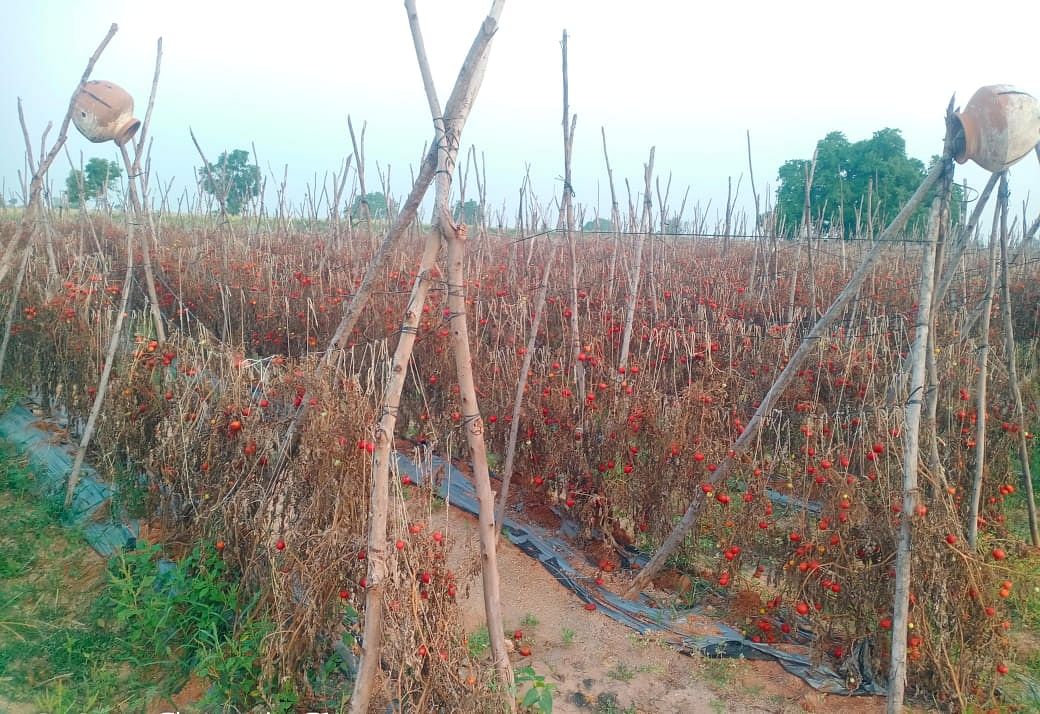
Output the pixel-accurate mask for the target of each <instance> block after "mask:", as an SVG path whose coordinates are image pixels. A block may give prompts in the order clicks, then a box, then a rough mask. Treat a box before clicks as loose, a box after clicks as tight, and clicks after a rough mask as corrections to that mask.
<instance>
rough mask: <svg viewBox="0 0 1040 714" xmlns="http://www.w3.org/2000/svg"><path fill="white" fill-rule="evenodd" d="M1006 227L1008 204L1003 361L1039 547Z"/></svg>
mask: <svg viewBox="0 0 1040 714" xmlns="http://www.w3.org/2000/svg"><path fill="white" fill-rule="evenodd" d="M1008 261H1009V254H1008V228H1007V201H1006V200H1005V201H1004V205H1003V207H1002V209H1001V212H1000V271H1001V280H1000V312H1001V314H1002V315H1003V318H1004V359H1006V360H1007V369H1008V382H1010V383H1011V397H1012V398H1013V399H1014V402H1015V421H1016V423H1017V425H1018V458H1019V461H1020V462H1021V467H1022V492H1023V495H1024V497H1025V501H1026V513H1027V514H1028V516H1029V538H1030V540H1031V541H1032V543H1033V547H1037V546H1040V529H1038V527H1037V518H1036V501H1035V500H1034V499H1033V478H1032V474H1031V473H1030V465H1029V444H1028V443H1027V442H1026V431H1027V429H1026V427H1027V426H1028V425H1027V424H1026V420H1025V409H1024V408H1023V406H1022V389H1021V387H1019V383H1018V358H1017V356H1016V347H1015V324H1014V322H1013V321H1012V319H1011V285H1010V283H1011V281H1010V279H1009V278H1010V276H1009V271H1008Z"/></svg>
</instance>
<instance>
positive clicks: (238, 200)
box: [199, 149, 260, 216]
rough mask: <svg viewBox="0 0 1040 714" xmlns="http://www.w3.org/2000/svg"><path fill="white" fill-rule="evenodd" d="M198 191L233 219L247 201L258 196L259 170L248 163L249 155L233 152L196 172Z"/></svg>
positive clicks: (246, 152)
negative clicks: (199, 178) (199, 180)
mask: <svg viewBox="0 0 1040 714" xmlns="http://www.w3.org/2000/svg"><path fill="white" fill-rule="evenodd" d="M199 174H200V175H201V176H202V189H203V190H204V191H206V193H209V194H211V195H213V196H215V197H216V198H217V200H220V198H221V197H223V199H224V205H225V207H226V209H227V212H228V213H230V214H231V215H232V216H237V215H238V214H239V213H241V212H242V206H243V205H245V203H246V202H247V201H249V200H250V199H252V198H255V197H256V196H258V195H259V194H260V167H259V166H257V165H256V164H251V163H249V152H248V151H245V150H243V149H235V150H234V151H232V152H231V153H230V154H229V153H228V152H226V151H225V152H224V153H222V154H221V155H220V156H219V157H218V158H217V162H216V163H215V164H210V165H209V166H208V167H207V166H204V167H202V169H200V171H199Z"/></svg>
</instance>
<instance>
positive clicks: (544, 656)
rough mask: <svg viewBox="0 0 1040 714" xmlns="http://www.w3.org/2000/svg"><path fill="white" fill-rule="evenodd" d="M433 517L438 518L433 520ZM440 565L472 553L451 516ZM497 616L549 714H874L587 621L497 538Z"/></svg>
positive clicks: (758, 671)
mask: <svg viewBox="0 0 1040 714" xmlns="http://www.w3.org/2000/svg"><path fill="white" fill-rule="evenodd" d="M441 517H443V516H441ZM446 525H447V527H448V528H449V529H451V531H452V535H453V543H454V548H453V551H452V554H451V556H450V559H452V560H454V561H455V562H456V563H458V564H460V566H461V565H463V564H464V563H465V561H467V560H468V559H469V558H471V557H472V554H473V553H475V552H476V547H477V530H476V519H475V518H473V517H471V516H468V515H466V514H464V513H461V512H459V511H456V510H455V509H452V510H451V513H450V515H449V516H448V520H447V524H446ZM498 565H499V571H500V574H501V595H502V605H503V616H504V620H505V625H506V628H507V630H508V631H509V632H512V631H513V630H514V629H521V630H522V631H523V642H524V643H526V644H528V645H529V646H530V647H531V650H532V652H531V656H530V657H527V658H525V657H520V656H519V654H516V653H515V654H514V655H513V658H514V662H513V663H514V666H517V667H519V666H523V665H525V664H530V665H531V666H532V667H534V669H535V671H536V672H537V673H538V674H541V675H544V676H545V677H546V678H547V680H548V681H550V682H552V683H553V684H555V685H556V687H557V689H556V697H555V702H554V706H553V711H554V712H563V713H564V714H571V713H573V714H579V713H581V714H587V713H588V712H602V713H603V714H606V713H608V712H610V713H614V712H617V713H618V714H621V713H622V712H633V713H635V712H638V713H640V714H642V713H648V714H649V713H651V712H653V713H657V712H662V713H664V712H668V713H670V712H684V713H686V714H700V713H701V712H705V713H712V714H715V713H718V712H733V713H734V714H743V713H745V712H770V713H777V714H781V713H783V714H787V713H788V712H790V713H794V712H849V713H850V714H867V713H869V712H880V711H882V710H883V709H884V700H883V699H881V698H878V697H855V698H849V697H836V696H831V695H824V694H819V693H817V692H815V691H814V690H813V689H812V688H811V687H809V686H808V685H806V684H805V683H804V682H802V681H801V680H800V679H798V678H797V677H794V676H792V675H790V674H787V673H786V672H785V671H784V670H783V669H782V668H781V667H780V666H779V665H778V664H775V663H771V662H761V661H759V662H751V661H741V660H735V659H713V658H707V657H697V656H695V657H690V656H687V655H683V654H679V653H678V652H676V651H674V650H673V649H671V648H670V647H668V646H667V645H666V644H664V643H663V642H660V641H657V640H655V639H654V638H653V637H643V636H641V635H639V634H638V633H636V632H635V631H633V630H631V629H629V628H627V627H625V626H624V625H622V624H620V623H617V622H615V621H614V620H612V619H610V618H609V617H607V616H606V615H604V614H602V613H600V612H588V611H586V610H585V609H584V607H583V603H582V602H581V600H579V599H578V598H577V596H575V595H574V594H573V593H571V592H570V591H569V590H567V589H566V588H565V587H563V586H562V585H560V584H559V583H558V582H557V581H556V580H555V579H554V578H553V577H552V575H550V574H549V572H548V571H546V570H545V569H544V568H543V567H542V566H541V565H539V564H538V563H536V562H535V561H533V560H532V559H531V558H530V557H529V556H527V555H526V554H525V553H523V552H522V551H520V550H519V549H518V548H516V547H515V546H513V545H512V544H510V543H508V542H507V541H506V539H504V538H503V540H502V545H501V546H500V548H499V550H498ZM462 609H463V618H464V623H465V626H466V630H467V632H471V633H472V632H475V631H477V630H478V629H479V628H480V627H481V626H482V625H483V624H484V603H483V592H482V587H481V583H480V578H479V576H478V577H476V578H475V579H474V581H473V584H472V587H471V588H470V592H469V593H468V596H466V598H465V599H464V600H463V601H462Z"/></svg>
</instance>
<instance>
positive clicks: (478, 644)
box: [466, 625, 491, 659]
mask: <svg viewBox="0 0 1040 714" xmlns="http://www.w3.org/2000/svg"><path fill="white" fill-rule="evenodd" d="M490 648H491V634H490V633H489V632H488V628H487V625H482V626H481V627H480V629H479V630H477V631H476V632H474V633H473V634H472V635H470V636H469V637H467V638H466V649H468V650H469V654H470V656H471V657H473V659H479V658H481V657H483V656H484V653H486V652H487V651H488V649H490Z"/></svg>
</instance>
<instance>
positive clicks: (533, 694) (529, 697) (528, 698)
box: [520, 687, 538, 707]
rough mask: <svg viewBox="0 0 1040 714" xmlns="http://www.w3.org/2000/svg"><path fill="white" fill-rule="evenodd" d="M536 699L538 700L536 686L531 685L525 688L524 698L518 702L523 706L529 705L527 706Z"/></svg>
mask: <svg viewBox="0 0 1040 714" xmlns="http://www.w3.org/2000/svg"><path fill="white" fill-rule="evenodd" d="M537 701H538V688H537V687H531V688H530V689H528V690H527V694H525V695H524V699H523V701H522V702H520V703H521V704H522V705H523V706H525V707H529V706H532V705H533V704H534V703H535V702H537Z"/></svg>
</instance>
